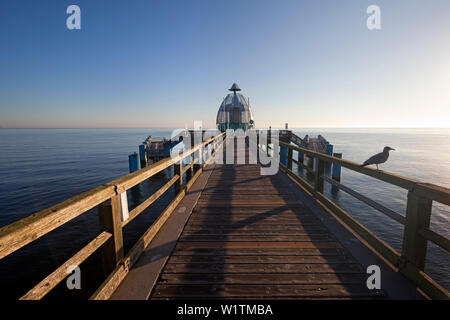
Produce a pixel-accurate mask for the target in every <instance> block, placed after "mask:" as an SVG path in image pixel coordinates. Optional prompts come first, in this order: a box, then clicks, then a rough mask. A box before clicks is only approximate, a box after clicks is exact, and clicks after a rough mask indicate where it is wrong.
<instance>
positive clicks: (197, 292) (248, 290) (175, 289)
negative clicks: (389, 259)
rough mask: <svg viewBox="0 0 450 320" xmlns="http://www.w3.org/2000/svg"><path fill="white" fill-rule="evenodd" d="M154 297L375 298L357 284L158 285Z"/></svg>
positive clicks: (372, 293)
mask: <svg viewBox="0 0 450 320" xmlns="http://www.w3.org/2000/svg"><path fill="white" fill-rule="evenodd" d="M154 296H155V297H158V298H176V297H180V296H183V297H186V298H205V297H215V298H221V297H230V298H231V297H232V298H241V297H247V298H249V297H253V298H256V299H257V298H266V299H267V298H272V297H295V298H306V297H311V298H317V297H322V298H334V297H346V298H349V297H350V298H359V297H376V296H377V294H376V292H373V291H370V290H368V289H367V288H366V287H364V286H362V285H360V284H356V285H355V284H345V285H342V284H340V285H328V284H325V285H322V284H320V285H307V284H305V285H284V284H276V285H275V284H271V285H268V284H262V285H257V284H244V285H229V284H212V285H166V284H158V285H157V287H156V289H155V292H154Z"/></svg>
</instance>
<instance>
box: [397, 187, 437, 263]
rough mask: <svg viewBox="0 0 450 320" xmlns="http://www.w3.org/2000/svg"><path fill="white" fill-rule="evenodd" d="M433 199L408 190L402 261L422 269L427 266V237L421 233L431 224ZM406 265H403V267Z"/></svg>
mask: <svg viewBox="0 0 450 320" xmlns="http://www.w3.org/2000/svg"><path fill="white" fill-rule="evenodd" d="M431 208H432V200H430V199H427V198H424V197H421V196H419V195H417V194H416V193H414V191H411V190H410V191H409V192H408V202H407V206H406V218H405V230H404V233H403V248H402V261H403V262H407V263H411V264H413V265H414V266H416V267H417V268H418V269H420V270H422V271H423V270H424V268H425V259H426V253H427V239H425V238H424V237H422V236H421V235H420V234H419V231H420V230H421V229H427V228H429V226H430V218H431ZM403 267H406V266H405V265H402V266H401V268H403Z"/></svg>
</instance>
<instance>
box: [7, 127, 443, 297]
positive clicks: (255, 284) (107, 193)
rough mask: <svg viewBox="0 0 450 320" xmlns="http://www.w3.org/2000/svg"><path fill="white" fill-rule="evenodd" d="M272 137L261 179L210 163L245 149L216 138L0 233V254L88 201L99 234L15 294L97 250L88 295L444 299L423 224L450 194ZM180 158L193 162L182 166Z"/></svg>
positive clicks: (255, 167) (253, 171)
mask: <svg viewBox="0 0 450 320" xmlns="http://www.w3.org/2000/svg"><path fill="white" fill-rule="evenodd" d="M280 137H281V135H280ZM241 139H242V138H241ZM280 140H281V138H280ZM223 141H225V142H223ZM273 142H274V141H273V140H272V143H273ZM277 142H278V144H279V145H280V148H287V150H288V152H287V154H284V153H282V152H280V150H279V149H277V148H276V147H273V148H274V149H275V150H274V153H275V155H280V157H281V158H285V159H286V161H285V163H286V165H283V164H282V163H281V160H280V163H279V165H280V168H281V170H280V171H279V172H278V173H277V174H275V175H268V176H264V175H261V172H260V169H261V165H259V164H217V163H214V161H213V160H214V159H215V158H214V156H215V155H218V154H220V153H221V152H226V149H227V148H233V149H234V150H235V152H234V157H235V159H236V156H237V154H238V151H239V154H243V150H242V146H245V150H246V151H245V155H246V158H247V161H246V163H248V162H249V159H248V158H249V151H248V149H249V148H248V145H244V144H242V143H237V144H236V145H235V140H234V139H227V138H226V137H225V134H221V135H218V136H216V137H213V138H211V139H208V140H206V141H205V142H203V143H202V144H199V145H196V146H194V147H193V148H192V149H191V150H188V151H185V152H183V153H180V154H179V155H178V156H173V157H171V158H166V159H164V160H161V161H159V162H156V163H154V164H152V165H150V166H148V167H146V168H143V169H141V170H139V171H136V172H134V173H131V174H129V175H127V176H124V177H121V178H119V179H116V180H114V181H112V182H110V183H107V184H105V185H103V186H101V187H99V188H97V189H94V190H91V191H88V192H86V193H84V194H82V195H79V196H77V197H74V198H72V199H69V200H67V201H65V202H63V203H61V204H58V205H56V206H54V207H51V208H49V209H46V210H43V211H41V212H38V213H35V214H33V215H31V216H29V217H27V218H25V219H22V220H20V221H17V222H15V223H13V224H11V225H8V226H5V227H3V228H1V229H0V259H2V258H3V257H5V256H7V255H9V254H11V253H13V252H15V251H17V250H19V249H20V248H22V247H23V246H25V245H27V244H29V243H31V242H32V241H34V240H36V239H37V238H39V237H41V236H43V235H45V234H47V233H48V232H50V231H52V230H54V229H56V228H58V227H59V226H61V225H63V224H64V223H66V222H68V221H70V220H72V219H74V218H76V217H78V216H79V215H81V214H83V213H85V212H87V211H88V210H90V209H92V208H94V207H96V206H98V207H99V210H98V213H99V218H100V222H101V223H100V225H101V230H100V231H99V236H98V237H96V238H94V239H92V241H91V242H90V243H89V244H88V245H86V246H85V247H84V248H82V249H81V250H80V251H79V252H78V253H77V254H76V255H74V256H73V257H72V258H71V259H69V260H68V261H67V262H66V263H64V264H63V265H61V266H60V267H59V268H58V269H57V270H55V271H54V272H53V273H52V274H50V275H49V276H48V277H46V278H45V279H43V280H42V281H41V282H39V283H38V284H36V285H35V286H34V288H32V289H31V290H30V291H29V292H27V293H25V294H24V296H23V297H22V299H41V298H43V297H44V296H45V295H46V294H47V293H48V292H49V291H50V290H52V289H53V288H54V287H55V286H56V285H57V284H58V283H60V282H61V281H63V280H64V279H65V278H66V277H67V276H68V274H67V273H66V270H67V268H68V266H72V265H80V264H81V263H82V262H83V261H84V260H86V259H87V258H88V257H89V256H90V255H92V254H93V253H94V252H96V251H97V250H101V251H102V256H103V267H104V268H105V270H109V276H108V277H107V278H106V279H105V280H104V281H103V283H102V285H101V286H100V287H99V288H98V289H97V290H96V291H95V292H94V293H93V294H92V296H91V299H178V298H182V299H186V298H201V299H218V298H220V299H222V298H223V299H227V298H239V299H264V298H269V299H423V298H431V299H449V297H450V295H449V293H448V291H446V290H445V289H444V288H442V287H441V286H440V285H439V284H438V283H436V282H435V281H434V280H432V279H431V278H430V277H429V276H428V275H427V274H426V273H425V271H424V266H425V261H426V248H427V242H428V241H432V242H433V243H435V244H437V245H438V246H440V247H442V248H443V249H444V250H446V251H447V252H448V251H450V241H449V239H447V238H445V237H443V236H442V235H439V234H437V233H436V232H434V231H433V230H431V229H430V228H429V223H430V217H431V204H432V202H433V201H437V202H440V203H442V204H445V205H450V190H449V189H446V188H442V187H439V186H435V185H430V184H425V183H422V182H419V181H414V180H411V179H408V178H404V177H400V176H397V175H394V174H390V173H387V172H384V171H378V170H374V169H371V168H367V167H360V166H359V164H356V163H353V162H350V161H346V160H343V159H339V158H335V157H332V156H329V155H326V154H323V153H320V152H315V151H313V150H308V149H305V148H301V147H298V146H295V145H293V144H291V143H287V142H283V141H277ZM248 143H249V144H251V143H254V142H252V141H249V142H248ZM267 147H268V146H264V149H265V150H267ZM239 148H241V149H239ZM294 151H295V152H299V153H302V154H304V155H306V156H307V157H309V158H314V159H316V161H317V165H316V168H315V170H314V171H313V174H314V177H315V179H314V184H313V185H310V184H309V183H308V182H307V181H305V180H304V179H302V178H301V177H300V176H298V175H297V174H296V173H295V172H294V171H293V163H296V164H297V165H299V166H301V165H302V163H301V162H300V161H298V160H295V159H294V158H293V152H294ZM186 158H190V159H192V160H193V161H191V163H190V164H188V165H183V159H186ZM223 158H224V159H225V157H223ZM271 159H272V161H278V157H274V158H271ZM203 160H205V161H203ZM326 162H328V163H333V164H336V165H339V166H342V167H344V168H347V169H350V170H353V171H356V172H359V173H361V174H364V175H368V176H371V177H373V178H375V179H379V180H382V181H385V182H387V183H390V184H393V185H396V186H398V187H400V188H404V189H406V190H408V206H407V211H406V214H405V215H401V214H398V213H396V212H393V211H392V210H389V209H388V208H385V207H384V206H381V205H380V204H377V203H376V202H374V201H372V200H370V199H368V198H366V197H364V196H362V195H360V194H358V193H357V192H355V191H353V190H351V189H350V188H349V187H348V186H344V185H342V184H340V183H339V182H337V181H334V180H332V179H329V178H328V177H326V176H325V175H324V165H325V163H326ZM235 163H236V161H235ZM172 166H173V167H174V172H175V174H174V176H173V178H171V179H170V180H169V181H168V182H167V183H166V184H165V185H164V186H163V187H161V189H159V190H158V191H157V192H155V193H154V194H152V195H149V197H148V198H147V199H146V200H145V201H143V202H142V203H141V204H139V205H138V206H137V207H135V208H133V209H132V210H130V212H128V208H124V206H123V203H122V202H121V199H123V194H124V193H126V192H127V190H129V189H130V188H132V187H134V186H136V185H138V184H140V183H141V182H143V181H145V180H147V179H149V178H151V177H152V176H154V175H155V174H157V173H158V172H161V171H162V170H164V169H166V168H169V167H172ZM305 167H306V166H305ZM306 168H308V167H306ZM308 170H311V168H308ZM188 173H189V175H188ZM187 176H189V177H190V179H189V180H188V181H185V177H187ZM324 183H332V184H333V185H334V186H335V187H337V188H339V189H341V190H342V191H344V192H347V193H349V194H351V195H352V196H354V197H355V198H357V199H359V200H361V201H363V202H365V203H366V204H368V205H369V206H372V207H373V208H375V209H377V210H378V211H379V212H380V213H382V214H386V215H387V216H389V217H391V218H392V219H394V220H395V221H397V222H398V223H400V224H403V225H404V228H405V229H404V240H403V248H402V251H401V252H397V251H396V250H394V249H393V248H392V247H390V246H389V245H388V244H387V243H385V242H384V241H382V240H381V239H379V238H378V237H377V236H376V235H375V234H373V233H372V232H371V231H370V230H368V229H367V228H366V227H364V226H363V225H361V224H360V223H359V222H358V221H356V220H355V219H354V218H352V217H351V216H350V215H349V214H348V213H347V212H346V211H345V210H343V209H342V208H340V207H339V206H337V205H336V204H335V203H333V202H332V201H331V200H330V199H328V198H327V197H326V196H325V195H324V194H323V188H324ZM172 186H175V192H176V195H175V198H174V199H173V201H172V202H171V203H170V204H169V205H168V206H167V207H166V209H165V210H164V212H163V213H162V214H161V215H160V216H159V218H158V219H157V220H156V221H155V222H154V223H153V224H152V225H151V226H149V228H148V230H147V231H146V232H145V233H144V234H143V235H142V236H141V238H140V239H139V241H138V242H137V243H136V244H135V245H134V246H133V247H132V248H131V249H130V250H129V251H128V252H124V248H123V238H122V237H123V236H122V232H123V231H122V229H123V228H125V227H126V225H127V224H128V223H129V222H130V221H131V220H133V219H134V218H136V217H137V216H138V215H139V214H141V213H142V212H143V211H144V210H145V209H146V208H147V207H149V206H150V205H151V204H152V203H154V202H155V201H156V200H157V199H158V198H159V197H160V196H161V195H162V194H163V193H165V192H167V191H168V190H169V189H171V187H172ZM125 211H126V213H127V214H124V212H125ZM370 265H377V266H379V267H380V269H381V271H382V277H383V283H382V288H381V290H377V289H372V290H370V289H369V288H368V287H367V284H366V281H367V278H368V276H369V275H368V274H367V273H366V268H367V267H368V266H370Z"/></svg>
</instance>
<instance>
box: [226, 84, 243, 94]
mask: <svg viewBox="0 0 450 320" xmlns="http://www.w3.org/2000/svg"><path fill="white" fill-rule="evenodd" d="M228 91H233V92H234V93H236V91H241V88H239V86H238V85H237V83H236V82H235V83H233V85H232V86H231V88H230V89H228Z"/></svg>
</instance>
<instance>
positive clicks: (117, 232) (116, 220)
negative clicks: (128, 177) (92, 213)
mask: <svg viewBox="0 0 450 320" xmlns="http://www.w3.org/2000/svg"><path fill="white" fill-rule="evenodd" d="M98 216H99V224H100V231H101V232H103V231H107V232H109V233H111V234H112V237H111V238H110V239H109V240H108V241H107V242H106V243H105V244H104V245H103V248H102V262H103V270H104V272H105V274H106V275H108V274H110V273H111V271H112V270H114V269H115V268H116V267H117V266H118V264H119V263H120V261H121V260H122V259H123V256H124V250H123V235H122V205H121V202H120V195H115V196H113V197H112V198H111V199H110V200H108V201H105V202H103V203H102V204H100V205H99V206H98Z"/></svg>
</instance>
